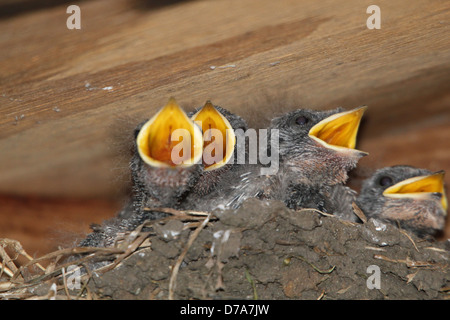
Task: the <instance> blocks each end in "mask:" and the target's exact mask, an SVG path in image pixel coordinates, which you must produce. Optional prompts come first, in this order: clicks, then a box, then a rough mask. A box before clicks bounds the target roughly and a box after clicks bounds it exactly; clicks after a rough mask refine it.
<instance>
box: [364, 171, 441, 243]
mask: <svg viewBox="0 0 450 320" xmlns="http://www.w3.org/2000/svg"><path fill="white" fill-rule="evenodd" d="M357 204H358V206H359V207H360V208H361V209H362V210H363V211H364V213H365V215H366V216H367V217H368V218H375V219H380V220H382V221H386V222H389V223H392V224H398V225H400V227H401V228H404V229H407V230H410V231H412V232H414V233H415V234H417V235H419V236H427V235H435V234H436V233H437V232H439V231H441V230H442V229H443V228H444V226H445V218H446V215H447V208H448V203H447V197H446V195H445V188H444V171H439V172H435V173H433V172H431V171H429V170H426V169H418V168H415V167H411V166H405V165H398V166H393V167H386V168H383V169H379V170H377V171H376V172H375V173H374V174H373V175H372V176H371V177H370V178H368V179H367V180H365V181H364V182H363V186H362V189H361V192H360V195H359V196H358V198H357Z"/></svg>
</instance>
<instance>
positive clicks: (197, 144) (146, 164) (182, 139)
mask: <svg viewBox="0 0 450 320" xmlns="http://www.w3.org/2000/svg"><path fill="white" fill-rule="evenodd" d="M135 136H136V140H135V152H134V156H133V158H132V159H131V163H130V167H131V172H132V179H133V185H134V188H135V190H136V191H137V192H138V193H141V194H144V195H146V196H148V197H150V199H152V201H153V203H152V204H153V205H155V206H169V207H172V206H173V205H174V204H176V203H177V201H178V199H179V198H180V196H181V195H182V194H183V193H184V192H186V191H187V190H188V189H190V188H191V187H192V185H193V184H194V183H195V182H196V180H197V179H198V177H199V176H200V174H201V172H202V171H203V166H202V165H201V157H202V148H203V139H202V133H201V130H200V128H199V127H198V126H197V125H196V124H195V123H194V122H193V121H192V120H191V119H190V118H189V117H188V116H187V114H186V113H185V112H184V111H183V110H182V109H181V108H180V106H179V105H178V104H177V103H176V101H175V100H174V99H173V98H171V99H170V100H169V101H168V103H167V104H166V105H165V106H164V107H163V108H161V109H160V110H159V111H158V113H156V114H155V115H154V116H153V117H152V118H151V119H150V120H148V121H145V122H144V123H142V124H140V125H139V126H138V127H137V128H136V130H135Z"/></svg>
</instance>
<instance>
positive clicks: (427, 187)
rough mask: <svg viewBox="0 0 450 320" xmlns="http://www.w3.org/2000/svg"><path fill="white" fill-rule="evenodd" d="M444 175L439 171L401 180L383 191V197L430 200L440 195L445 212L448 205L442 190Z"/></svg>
mask: <svg viewBox="0 0 450 320" xmlns="http://www.w3.org/2000/svg"><path fill="white" fill-rule="evenodd" d="M444 174H445V173H444V171H439V172H436V173H433V174H430V175H427V176H419V177H413V178H409V179H406V180H403V181H401V182H399V183H397V184H395V185H393V186H391V187H389V188H387V189H386V190H384V192H383V195H384V196H386V197H390V198H414V199H431V198H432V197H433V195H436V194H440V195H441V204H442V207H443V208H444V212H446V211H447V208H448V203H447V197H446V196H445V190H444Z"/></svg>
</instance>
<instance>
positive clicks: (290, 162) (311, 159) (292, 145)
mask: <svg viewBox="0 0 450 320" xmlns="http://www.w3.org/2000/svg"><path fill="white" fill-rule="evenodd" d="M365 109H366V108H365V107H360V108H356V109H354V110H350V111H343V110H342V109H341V108H338V109H335V110H331V111H314V110H296V111H293V112H290V113H288V114H286V115H284V116H282V117H279V118H276V119H274V120H273V121H272V125H271V128H272V129H278V130H279V135H280V139H279V141H280V142H279V152H280V159H281V161H280V172H279V173H278V174H277V179H278V180H279V181H278V183H279V184H280V185H281V188H279V189H278V190H281V192H278V193H277V192H273V193H272V195H270V193H269V197H270V198H276V199H279V200H283V201H284V202H285V203H286V205H287V206H288V207H290V208H293V209H298V208H315V209H319V210H321V211H325V212H330V213H333V212H334V210H335V207H336V206H335V205H334V203H333V202H334V201H339V200H340V199H335V200H333V199H332V196H333V189H336V187H339V188H340V186H342V184H343V183H345V182H346V181H347V179H348V172H349V171H350V170H351V169H353V168H355V167H356V165H357V163H358V161H359V159H360V158H361V157H363V156H366V155H367V153H366V152H362V151H359V150H356V149H355V146H356V135H357V132H358V128H359V124H360V121H361V118H362V116H363V113H364V111H365ZM276 190H277V189H275V191H276ZM340 191H341V193H342V192H344V193H346V192H349V193H351V190H350V189H347V188H340ZM341 196H342V195H341Z"/></svg>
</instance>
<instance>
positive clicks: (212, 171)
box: [79, 99, 247, 247]
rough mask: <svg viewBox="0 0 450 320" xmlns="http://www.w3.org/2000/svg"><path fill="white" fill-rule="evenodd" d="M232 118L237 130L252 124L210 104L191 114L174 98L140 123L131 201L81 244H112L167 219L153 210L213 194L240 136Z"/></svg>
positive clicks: (132, 173) (136, 133) (137, 133)
mask: <svg viewBox="0 0 450 320" xmlns="http://www.w3.org/2000/svg"><path fill="white" fill-rule="evenodd" d="M228 119H230V121H231V122H232V123H233V125H234V126H239V127H240V128H242V127H243V128H246V126H247V125H246V123H245V121H243V120H242V118H240V117H238V116H235V115H233V114H231V113H230V112H228V111H227V110H225V109H223V108H220V107H215V106H213V105H212V103H211V102H207V103H206V104H205V106H204V107H202V108H201V109H200V110H197V112H195V114H190V116H188V115H187V114H185V113H184V111H183V110H182V109H181V108H180V107H179V106H178V104H177V103H176V101H175V100H174V99H170V100H169V102H168V103H167V105H166V106H165V107H163V108H162V109H161V110H160V111H159V112H158V113H157V114H156V115H155V116H153V117H152V118H151V119H150V120H148V121H146V122H144V123H142V124H140V125H139V126H138V127H137V129H136V130H135V136H136V140H135V146H134V147H135V152H134V155H133V157H132V159H131V161H130V168H131V175H132V182H133V195H132V198H131V200H130V202H129V203H128V205H127V206H125V207H124V208H123V210H122V211H121V212H119V214H118V216H117V218H114V219H111V220H108V221H105V222H104V223H103V224H102V226H96V227H94V228H93V229H94V232H93V233H91V234H89V235H88V237H87V238H86V239H84V240H83V241H81V243H80V244H79V246H96V247H104V246H110V245H112V244H113V241H114V239H115V238H116V236H117V234H118V233H120V232H125V231H131V230H134V229H135V228H136V227H137V226H139V225H140V224H142V223H143V222H144V221H146V220H153V219H158V218H161V217H164V216H166V214H165V213H162V212H158V211H157V210H148V208H179V207H180V203H181V202H182V201H183V199H184V197H186V195H187V194H189V193H192V194H194V195H195V196H196V197H201V196H202V195H203V194H207V193H209V192H210V190H212V189H213V188H214V186H215V185H216V184H217V183H218V181H220V176H221V174H222V173H223V172H226V171H227V170H228V169H229V165H228V164H227V163H228V162H229V160H230V158H231V157H232V156H233V150H234V146H235V136H234V131H233V128H232V125H231V124H230V122H229V121H228ZM202 131H204V134H203V133H202ZM180 140H181V142H179V141H180ZM208 149H211V151H210V152H207V151H208ZM216 150H220V151H223V150H224V152H222V153H220V152H218V151H217V152H216ZM205 151H206V152H205ZM202 155H203V157H202Z"/></svg>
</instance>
